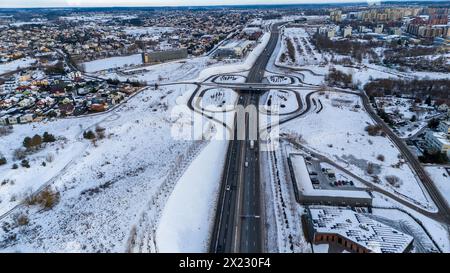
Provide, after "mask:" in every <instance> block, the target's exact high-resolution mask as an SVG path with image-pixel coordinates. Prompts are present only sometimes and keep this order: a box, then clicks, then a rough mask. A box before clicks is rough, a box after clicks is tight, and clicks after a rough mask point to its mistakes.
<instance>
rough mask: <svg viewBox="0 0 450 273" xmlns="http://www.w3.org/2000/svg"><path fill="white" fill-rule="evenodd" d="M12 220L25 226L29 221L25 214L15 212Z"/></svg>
mask: <svg viewBox="0 0 450 273" xmlns="http://www.w3.org/2000/svg"><path fill="white" fill-rule="evenodd" d="M14 221H15V222H16V224H17V225H18V226H26V225H28V223H29V222H30V221H29V220H28V216H27V215H26V214H16V215H15V217H14Z"/></svg>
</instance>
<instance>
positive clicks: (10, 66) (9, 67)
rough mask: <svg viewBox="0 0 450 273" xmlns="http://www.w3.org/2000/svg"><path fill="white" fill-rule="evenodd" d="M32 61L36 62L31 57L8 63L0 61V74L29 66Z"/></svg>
mask: <svg viewBox="0 0 450 273" xmlns="http://www.w3.org/2000/svg"><path fill="white" fill-rule="evenodd" d="M34 63H36V60H35V59H32V58H22V59H18V60H15V61H12V62H9V63H2V64H0V75H1V74H5V73H8V72H12V71H15V70H17V69H19V68H27V67H30V66H31V65H33V64H34Z"/></svg>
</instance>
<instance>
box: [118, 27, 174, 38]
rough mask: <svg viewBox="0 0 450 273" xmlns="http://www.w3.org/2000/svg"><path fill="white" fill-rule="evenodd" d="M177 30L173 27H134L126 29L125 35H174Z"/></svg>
mask: <svg viewBox="0 0 450 273" xmlns="http://www.w3.org/2000/svg"><path fill="white" fill-rule="evenodd" d="M175 30H176V29H175V28H173V27H132V28H126V29H125V33H126V34H128V35H133V36H141V35H149V36H155V35H162V34H164V33H172V32H174V31H175Z"/></svg>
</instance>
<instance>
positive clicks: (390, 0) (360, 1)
mask: <svg viewBox="0 0 450 273" xmlns="http://www.w3.org/2000/svg"><path fill="white" fill-rule="evenodd" d="M311 1H312V2H302V3H276V4H275V3H261V4H210V5H195V4H194V5H183V4H176V5H167V4H164V5H153V6H148V5H139V4H137V5H133V6H122V5H117V6H116V5H111V6H102V5H99V6H42V7H33V6H31V7H21V6H17V7H2V6H0V9H84V8H181V7H183V8H189V7H194V8H201V7H245V6H282V5H285V6H300V5H345V4H363V3H366V4H367V5H369V4H370V2H373V3H377V2H379V3H393V2H395V3H401V2H404V3H408V2H448V0H406V1H402V0H386V1H384V0H379V1H378V0H355V1H351V0H350V1H349V2H347V0H346V1H345V2H331V3H317V2H313V1H314V0H311Z"/></svg>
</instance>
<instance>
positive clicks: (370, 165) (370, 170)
mask: <svg viewBox="0 0 450 273" xmlns="http://www.w3.org/2000/svg"><path fill="white" fill-rule="evenodd" d="M374 169H375V166H374V164H373V163H371V162H369V163H368V164H367V169H366V171H367V173H368V174H373V173H374Z"/></svg>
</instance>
